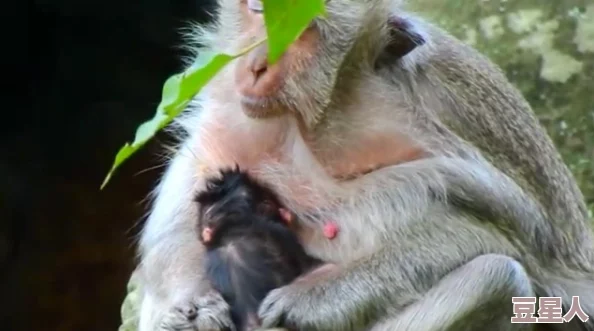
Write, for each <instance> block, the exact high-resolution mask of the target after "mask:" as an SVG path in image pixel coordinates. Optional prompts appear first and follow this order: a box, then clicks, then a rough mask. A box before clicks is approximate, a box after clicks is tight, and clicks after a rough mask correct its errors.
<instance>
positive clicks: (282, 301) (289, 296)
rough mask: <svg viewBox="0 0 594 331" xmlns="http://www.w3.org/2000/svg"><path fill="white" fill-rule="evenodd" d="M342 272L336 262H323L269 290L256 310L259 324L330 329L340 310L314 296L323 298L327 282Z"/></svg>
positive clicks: (265, 326)
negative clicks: (291, 281) (286, 283)
mask: <svg viewBox="0 0 594 331" xmlns="http://www.w3.org/2000/svg"><path fill="white" fill-rule="evenodd" d="M341 272H342V270H341V269H340V268H339V267H338V266H336V265H333V264H324V265H322V266H321V267H319V268H317V269H315V270H313V271H312V272H310V273H308V274H306V275H304V276H301V277H300V278H298V279H296V280H295V281H294V282H293V283H291V284H289V285H286V286H283V287H280V288H277V289H274V290H272V291H271V292H270V293H269V294H268V295H267V297H266V298H265V299H264V301H263V302H262V304H261V305H260V309H259V311H258V315H259V317H260V320H261V322H262V327H263V328H271V327H278V326H282V327H286V328H288V329H290V330H318V329H319V330H333V329H334V328H333V327H336V324H335V323H334V321H335V317H336V316H335V315H334V314H336V313H339V312H338V311H337V310H334V308H337V306H336V307H331V306H328V307H327V306H324V304H325V303H324V302H321V301H318V300H317V299H318V298H319V299H322V298H323V296H324V293H325V291H326V290H327V289H328V287H327V284H332V283H333V282H334V281H335V280H336V278H337V277H338V276H339V275H340V273H341ZM320 308H321V309H320ZM327 308H329V309H331V310H328V309H327ZM345 317H346V318H348V317H347V316H345Z"/></svg>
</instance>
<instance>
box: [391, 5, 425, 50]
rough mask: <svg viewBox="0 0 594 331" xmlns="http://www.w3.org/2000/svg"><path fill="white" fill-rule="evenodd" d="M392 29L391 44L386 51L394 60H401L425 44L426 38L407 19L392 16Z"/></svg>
mask: <svg viewBox="0 0 594 331" xmlns="http://www.w3.org/2000/svg"><path fill="white" fill-rule="evenodd" d="M388 27H389V29H390V43H389V44H388V46H387V47H386V49H385V52H386V53H388V54H386V55H389V56H390V57H392V58H401V57H404V56H405V55H407V54H408V53H410V52H412V51H413V50H414V49H415V48H417V47H419V46H421V45H423V44H425V38H423V36H422V35H421V34H420V33H419V32H418V31H417V30H416V29H415V26H414V25H413V24H412V23H411V22H410V21H409V20H407V19H406V18H404V17H400V16H396V15H394V16H391V17H390V18H389V19H388Z"/></svg>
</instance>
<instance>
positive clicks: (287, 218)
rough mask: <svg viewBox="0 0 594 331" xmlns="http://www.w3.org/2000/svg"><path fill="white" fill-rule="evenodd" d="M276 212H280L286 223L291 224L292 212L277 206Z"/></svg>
mask: <svg viewBox="0 0 594 331" xmlns="http://www.w3.org/2000/svg"><path fill="white" fill-rule="evenodd" d="M278 212H279V213H280V216H281V218H282V219H283V221H285V223H286V224H287V225H291V224H293V213H292V212H290V211H289V210H288V209H285V208H279V209H278Z"/></svg>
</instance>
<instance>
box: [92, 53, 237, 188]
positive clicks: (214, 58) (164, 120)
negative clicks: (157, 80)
mask: <svg viewBox="0 0 594 331" xmlns="http://www.w3.org/2000/svg"><path fill="white" fill-rule="evenodd" d="M233 58H234V56H231V55H227V54H214V53H212V52H204V53H200V55H199V56H198V59H197V61H196V62H195V63H194V65H192V66H191V67H190V68H189V69H188V70H187V71H186V72H184V73H182V74H177V75H174V76H172V77H170V78H169V79H167V81H166V82H165V84H164V85H163V96H162V97H161V103H160V104H159V106H158V107H157V112H156V114H155V116H154V117H153V119H151V120H150V121H147V122H145V123H143V124H142V125H140V126H139V127H138V129H137V130H136V135H135V137H134V141H133V142H132V144H130V143H126V144H124V146H123V147H122V148H120V150H119V151H118V154H117V155H116V157H115V160H114V163H113V165H112V167H111V169H110V170H109V173H108V174H107V176H106V177H105V179H104V180H103V183H102V184H101V188H100V189H103V188H104V187H105V185H107V183H108V182H109V180H110V179H111V177H112V176H113V173H114V172H115V170H116V169H117V168H118V167H119V166H120V165H121V164H122V163H123V162H124V161H125V160H126V159H128V158H129V157H130V155H132V154H134V152H136V151H137V150H138V149H140V148H141V147H142V146H144V144H146V142H147V141H149V140H150V139H151V138H152V137H153V136H154V135H155V134H157V132H159V130H161V129H163V128H164V127H165V126H167V125H168V124H169V123H171V121H173V119H174V118H175V117H176V116H177V115H179V114H180V113H181V112H182V111H183V110H184V109H185V108H186V106H187V105H188V103H189V102H190V101H191V100H192V98H193V97H194V95H196V94H197V93H198V92H199V91H200V90H201V89H202V88H203V87H204V85H206V83H208V81H209V80H210V79H212V77H214V75H216V73H217V72H219V70H221V69H222V68H223V67H224V66H225V65H226V64H227V63H229V62H230V61H231V60H233Z"/></svg>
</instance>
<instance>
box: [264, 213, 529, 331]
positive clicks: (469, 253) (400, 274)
mask: <svg viewBox="0 0 594 331" xmlns="http://www.w3.org/2000/svg"><path fill="white" fill-rule="evenodd" d="M478 221H479V220H477V219H473V218H471V217H465V216H463V215H459V214H454V213H453V212H451V211H450V210H449V209H448V208H447V207H443V208H435V209H434V210H433V212H432V213H431V214H430V215H427V217H426V218H425V219H422V220H420V221H419V222H418V223H416V224H414V225H412V226H411V227H410V228H408V229H407V230H406V231H402V232H400V233H394V237H395V238H397V240H398V243H393V244H392V245H390V246H386V247H384V248H383V249H382V250H380V251H378V252H376V253H375V254H373V255H371V256H369V257H367V258H365V259H363V260H360V261H357V262H355V263H353V264H352V265H347V266H345V269H344V270H343V271H342V272H341V273H340V274H339V275H337V276H332V277H331V278H328V279H325V280H323V281H320V282H310V283H308V282H301V283H293V284H291V285H288V286H285V287H283V288H280V289H276V290H273V291H272V292H271V293H270V294H269V295H268V297H267V298H266V299H265V300H264V302H263V303H262V305H261V307H260V311H259V313H260V316H261V318H262V319H263V324H264V326H266V327H271V326H275V325H278V324H280V325H283V326H287V327H289V328H290V327H295V328H296V329H301V330H360V329H363V328H364V327H368V326H369V325H370V324H371V325H373V324H374V322H376V321H379V320H385V319H386V318H387V317H389V316H394V315H395V314H397V313H399V312H402V311H403V309H405V308H406V307H407V306H409V305H411V304H414V303H415V302H420V301H422V299H423V296H424V295H425V294H426V293H427V292H428V291H430V290H431V288H432V287H434V286H439V284H440V279H442V278H443V277H444V276H446V275H447V274H448V273H450V272H451V271H453V270H456V269H457V268H460V267H461V266H463V265H464V264H466V263H467V262H469V261H471V260H473V259H474V258H476V257H477V256H480V255H484V254H486V253H499V254H502V255H511V256H513V255H516V254H517V253H516V252H514V250H513V248H512V247H511V245H510V244H509V243H506V242H505V239H504V238H502V236H498V235H496V234H494V233H493V232H492V230H491V229H488V228H483V227H481V226H479V225H472V224H473V223H474V224H477V222H478ZM491 266H492V268H491ZM470 269H473V268H470ZM473 270H474V269H473ZM510 270H511V271H510ZM513 270H515V269H514V268H511V269H510V266H509V264H504V265H503V266H501V268H500V266H499V265H498V264H497V263H495V264H493V265H490V264H489V263H486V264H484V265H482V268H478V269H475V272H474V273H466V272H463V274H464V275H458V276H456V277H461V276H463V277H465V278H464V279H463V282H460V279H458V280H457V282H454V283H453V284H461V283H464V284H468V285H469V286H470V285H471V286H472V288H474V289H477V290H481V292H480V294H481V296H479V297H476V296H470V297H468V301H465V299H464V298H461V297H459V295H460V293H458V290H459V287H456V286H449V285H444V286H445V288H440V289H439V292H440V293H439V294H440V295H445V296H455V297H457V298H459V299H460V302H459V304H460V305H465V304H466V306H467V307H470V308H472V307H473V305H475V304H480V303H490V302H492V301H494V300H500V301H501V300H502V299H500V297H501V295H502V293H503V295H504V296H505V300H507V299H509V300H510V301H511V297H508V296H507V294H508V293H509V294H512V292H514V293H515V291H516V289H518V288H521V289H525V288H526V287H528V288H529V285H526V284H527V283H528V284H529V281H527V280H526V279H525V277H523V276H522V277H519V276H518V277H512V276H513V275H512V273H513ZM451 283H452V282H449V283H447V284H451ZM508 289H509V290H508ZM440 299H444V298H443V297H440ZM498 302H499V301H498ZM423 304H424V305H428V303H427V302H423ZM456 308H461V306H459V307H456ZM510 309H511V308H510ZM446 313H449V312H443V314H446ZM508 313H509V312H508ZM461 316H463V315H461ZM506 316H508V317H509V314H508V315H506ZM438 320H439V319H437V320H436V321H438ZM452 322H454V321H452ZM427 323H429V322H427ZM436 324H437V322H436ZM411 325H413V324H411ZM404 326H405V325H404ZM398 330H401V329H398ZM405 330H411V331H413V330H421V329H415V328H411V329H405ZM422 330H431V329H422ZM439 330H442V329H439Z"/></svg>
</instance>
